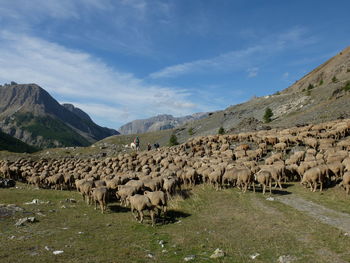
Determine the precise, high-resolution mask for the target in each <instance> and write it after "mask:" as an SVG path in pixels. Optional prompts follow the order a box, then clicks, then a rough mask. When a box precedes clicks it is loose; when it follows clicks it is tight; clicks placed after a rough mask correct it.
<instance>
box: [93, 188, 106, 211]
mask: <svg viewBox="0 0 350 263" xmlns="http://www.w3.org/2000/svg"><path fill="white" fill-rule="evenodd" d="M107 194H108V191H107V187H98V188H93V189H92V191H91V199H92V200H94V201H95V209H97V203H99V204H100V208H101V212H102V214H103V213H104V211H105V210H106V206H107V203H106V199H107Z"/></svg>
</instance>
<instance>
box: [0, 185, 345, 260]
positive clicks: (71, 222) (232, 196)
mask: <svg viewBox="0 0 350 263" xmlns="http://www.w3.org/2000/svg"><path fill="white" fill-rule="evenodd" d="M18 186H19V188H18V189H0V203H3V204H16V205H17V206H19V207H22V208H24V209H25V211H26V212H25V213H23V212H17V213H16V214H15V215H14V216H10V217H0V244H1V247H0V259H1V260H0V261H1V262H184V258H185V257H186V256H189V255H195V258H194V259H193V260H192V261H191V262H277V260H278V258H279V257H280V256H282V255H289V256H291V257H292V258H294V259H295V261H293V262H349V261H350V251H349V249H348V248H349V245H350V237H349V236H346V235H344V233H342V232H341V231H340V230H338V229H336V228H333V227H330V226H328V225H325V224H322V223H319V222H316V221H314V219H312V218H309V217H307V216H306V215H304V214H302V213H300V212H298V211H296V210H294V209H293V208H290V207H288V206H286V205H283V204H281V203H279V202H277V201H275V202H271V201H267V200H266V196H265V197H264V196H262V194H261V193H255V194H254V193H251V192H247V193H245V194H243V193H241V192H240V191H239V190H238V189H227V190H222V191H215V190H214V189H213V188H212V187H210V186H196V187H195V188H194V189H192V190H191V191H189V193H190V194H189V197H188V198H186V199H183V198H180V197H176V198H174V200H172V201H171V202H170V210H169V213H168V216H167V217H166V218H163V219H161V220H159V222H158V223H157V226H156V227H152V226H151V225H150V224H149V219H148V218H147V219H146V223H145V224H139V223H137V222H135V220H134V219H133V217H132V215H131V213H130V211H129V209H127V208H124V207H120V206H119V205H118V204H117V203H111V204H109V209H108V211H107V213H106V214H101V213H100V211H96V210H94V209H93V207H92V206H88V205H86V204H85V203H84V202H82V200H81V199H82V198H81V196H80V195H79V194H78V193H76V192H69V191H54V190H43V189H40V190H38V189H35V188H32V187H29V186H26V185H23V184H19V185H18ZM332 191H335V192H337V193H338V192H339V197H341V196H343V197H342V198H343V201H344V202H343V201H341V202H338V201H337V200H333V196H334V193H332ZM284 193H285V194H286V193H289V194H295V195H298V196H301V195H302V196H303V197H304V198H305V199H306V198H309V199H314V201H318V198H319V197H320V196H321V197H322V198H321V203H324V204H325V205H329V206H333V202H334V204H337V206H335V207H333V208H334V209H335V210H338V211H348V208H347V207H348V203H347V202H346V201H348V200H347V199H345V197H344V196H345V193H344V192H343V191H340V190H339V189H338V190H337V189H334V190H329V191H326V192H325V193H324V194H323V195H320V194H318V193H310V192H308V191H306V190H305V189H303V188H301V187H300V186H299V185H298V184H297V185H294V184H292V185H291V186H290V187H288V188H287V189H286V190H285V191H284ZM69 198H73V199H75V200H77V201H78V202H77V203H71V202H66V199H69ZM33 199H39V200H41V201H44V202H47V201H49V203H43V204H31V205H25V204H24V203H25V202H30V201H32V200H33ZM26 216H35V217H36V219H37V220H38V222H36V223H26V225H24V226H20V227H16V226H15V225H14V224H15V222H16V221H17V219H19V218H23V217H26ZM161 240H162V241H163V242H164V247H162V246H161V245H160V244H159V242H160V241H161ZM45 247H46V248H45ZM216 248H220V249H222V250H223V251H224V252H225V253H226V255H225V257H223V258H220V259H210V255H211V254H212V253H213V251H214V250H215V249H216ZM55 250H62V251H64V252H63V253H62V254H60V255H53V251H55ZM256 253H258V254H259V255H258V256H257V257H256V258H255V259H252V258H251V257H250V256H252V255H254V254H256Z"/></svg>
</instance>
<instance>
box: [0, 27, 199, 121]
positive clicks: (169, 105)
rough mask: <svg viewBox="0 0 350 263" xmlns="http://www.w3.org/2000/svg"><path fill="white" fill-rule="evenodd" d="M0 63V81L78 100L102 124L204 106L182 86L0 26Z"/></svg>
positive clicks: (186, 112) (179, 111)
mask: <svg viewBox="0 0 350 263" xmlns="http://www.w3.org/2000/svg"><path fill="white" fill-rule="evenodd" d="M0 64H1V65H2V67H1V68H0V81H2V82H9V81H11V80H14V81H16V82H19V83H37V84H39V85H40V86H42V87H43V88H44V89H46V90H47V91H49V92H50V93H51V94H53V95H54V96H55V97H57V96H58V97H60V100H62V101H63V100H64V101H79V102H81V105H85V106H82V109H83V110H87V112H89V113H90V114H91V115H92V118H93V119H96V118H97V117H98V118H99V119H101V120H102V122H103V123H102V124H103V125H109V126H111V125H112V126H114V127H116V126H119V125H121V124H123V123H125V122H127V121H131V120H133V119H135V118H140V117H148V116H152V115H155V114H158V113H169V114H173V115H175V116H179V115H184V114H190V113H193V112H194V111H201V110H203V109H202V108H201V107H200V106H199V105H196V104H194V103H192V102H191V101H190V100H189V95H190V94H188V92H187V91H186V90H181V89H176V88H174V87H163V86H157V85H149V84H147V83H146V82H145V81H143V80H142V79H139V78H137V77H135V76H134V75H133V74H130V73H125V72H121V71H118V70H117V69H113V68H111V67H108V66H107V65H106V64H104V63H103V62H102V61H100V60H99V59H97V58H95V57H92V56H90V55H89V54H87V53H84V52H80V51H76V50H71V49H67V48H65V47H63V46H61V45H57V44H55V43H51V42H48V41H45V40H42V39H39V38H35V37H31V36H27V35H19V34H13V33H9V32H4V31H2V32H1V31H0ZM101 105H110V106H109V107H107V106H101ZM104 116H105V117H104ZM111 116H113V118H111ZM112 119H113V120H112ZM111 120H112V121H113V122H112V123H111V122H110V121H111Z"/></svg>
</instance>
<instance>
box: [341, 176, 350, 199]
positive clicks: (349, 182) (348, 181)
mask: <svg viewBox="0 0 350 263" xmlns="http://www.w3.org/2000/svg"><path fill="white" fill-rule="evenodd" d="M339 186H342V187H344V189H345V191H346V194H349V193H350V172H346V173H345V174H344V175H343V181H342V182H341V183H340V184H339Z"/></svg>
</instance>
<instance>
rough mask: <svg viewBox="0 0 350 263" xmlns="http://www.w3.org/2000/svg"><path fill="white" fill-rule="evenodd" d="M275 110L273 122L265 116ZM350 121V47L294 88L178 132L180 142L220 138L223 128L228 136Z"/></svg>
mask: <svg viewBox="0 0 350 263" xmlns="http://www.w3.org/2000/svg"><path fill="white" fill-rule="evenodd" d="M267 108H270V109H272V112H273V117H272V122H270V123H264V122H263V115H264V113H265V110H266V109H267ZM339 118H350V47H347V48H345V49H344V50H343V51H341V52H340V53H338V54H337V55H335V56H334V57H332V58H330V59H329V60H328V61H326V62H325V63H323V64H322V65H320V66H319V67H317V68H316V69H314V70H312V71H311V72H310V73H308V74H306V75H305V76H304V77H302V78H301V79H300V80H298V81H296V82H295V83H294V84H293V85H291V86H290V87H288V88H286V89H284V90H282V91H280V92H276V93H275V94H273V95H267V96H263V97H254V98H252V99H251V100H249V101H247V102H244V103H241V104H237V105H233V106H230V107H228V108H226V109H225V110H222V111H218V112H214V113H210V114H209V116H208V117H207V118H204V119H201V120H197V121H194V122H192V123H186V124H184V125H183V126H181V127H178V128H177V132H176V133H177V135H178V137H179V139H180V141H184V140H186V139H188V137H189V135H188V129H192V132H193V136H198V135H208V134H217V132H218V129H219V127H223V128H224V129H225V130H226V131H228V132H245V131H252V130H261V129H270V128H284V127H291V126H295V125H304V124H309V123H319V122H325V121H330V120H335V119H339Z"/></svg>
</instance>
